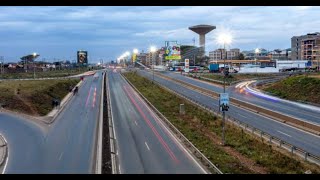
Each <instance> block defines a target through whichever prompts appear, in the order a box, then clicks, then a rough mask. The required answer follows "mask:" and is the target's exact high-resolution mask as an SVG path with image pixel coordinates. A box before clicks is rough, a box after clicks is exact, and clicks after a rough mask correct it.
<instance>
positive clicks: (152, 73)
mask: <svg viewBox="0 0 320 180" xmlns="http://www.w3.org/2000/svg"><path fill="white" fill-rule="evenodd" d="M151 56H152V83H154V54H153V52H151Z"/></svg>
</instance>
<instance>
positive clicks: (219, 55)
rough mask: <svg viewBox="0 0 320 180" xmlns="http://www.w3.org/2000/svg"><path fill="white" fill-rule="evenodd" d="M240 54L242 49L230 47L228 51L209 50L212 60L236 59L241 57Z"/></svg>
mask: <svg viewBox="0 0 320 180" xmlns="http://www.w3.org/2000/svg"><path fill="white" fill-rule="evenodd" d="M239 55H240V49H238V48H235V49H230V50H229V51H226V52H225V50H224V49H216V50H214V51H211V52H209V58H210V61H214V60H224V59H226V60H234V59H239Z"/></svg>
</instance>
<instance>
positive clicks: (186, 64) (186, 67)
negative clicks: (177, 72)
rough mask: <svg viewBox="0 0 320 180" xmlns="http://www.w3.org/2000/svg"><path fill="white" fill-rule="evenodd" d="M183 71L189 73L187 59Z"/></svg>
mask: <svg viewBox="0 0 320 180" xmlns="http://www.w3.org/2000/svg"><path fill="white" fill-rule="evenodd" d="M184 70H185V72H189V59H185V60H184Z"/></svg>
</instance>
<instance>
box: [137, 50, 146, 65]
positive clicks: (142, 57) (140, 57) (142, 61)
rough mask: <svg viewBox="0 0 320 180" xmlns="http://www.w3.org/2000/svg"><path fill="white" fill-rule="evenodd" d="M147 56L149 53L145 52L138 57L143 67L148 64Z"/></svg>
mask: <svg viewBox="0 0 320 180" xmlns="http://www.w3.org/2000/svg"><path fill="white" fill-rule="evenodd" d="M147 55H148V53H144V52H143V51H142V52H141V53H139V54H138V55H137V61H139V62H141V63H142V64H143V65H146V63H147Z"/></svg>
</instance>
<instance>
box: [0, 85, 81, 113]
mask: <svg viewBox="0 0 320 180" xmlns="http://www.w3.org/2000/svg"><path fill="white" fill-rule="evenodd" d="M79 81H80V80H79V79H63V80H27V81H0V104H1V105H2V106H3V107H4V108H6V109H9V110H12V111H17V112H22V113H26V114H29V115H36V116H38V115H40V116H43V115H46V114H47V113H49V112H50V111H51V110H52V99H53V98H57V99H59V100H60V101H61V100H62V99H63V97H64V96H66V95H67V94H68V92H69V87H70V86H72V87H73V86H75V85H76V84H77V83H78V82H79Z"/></svg>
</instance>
